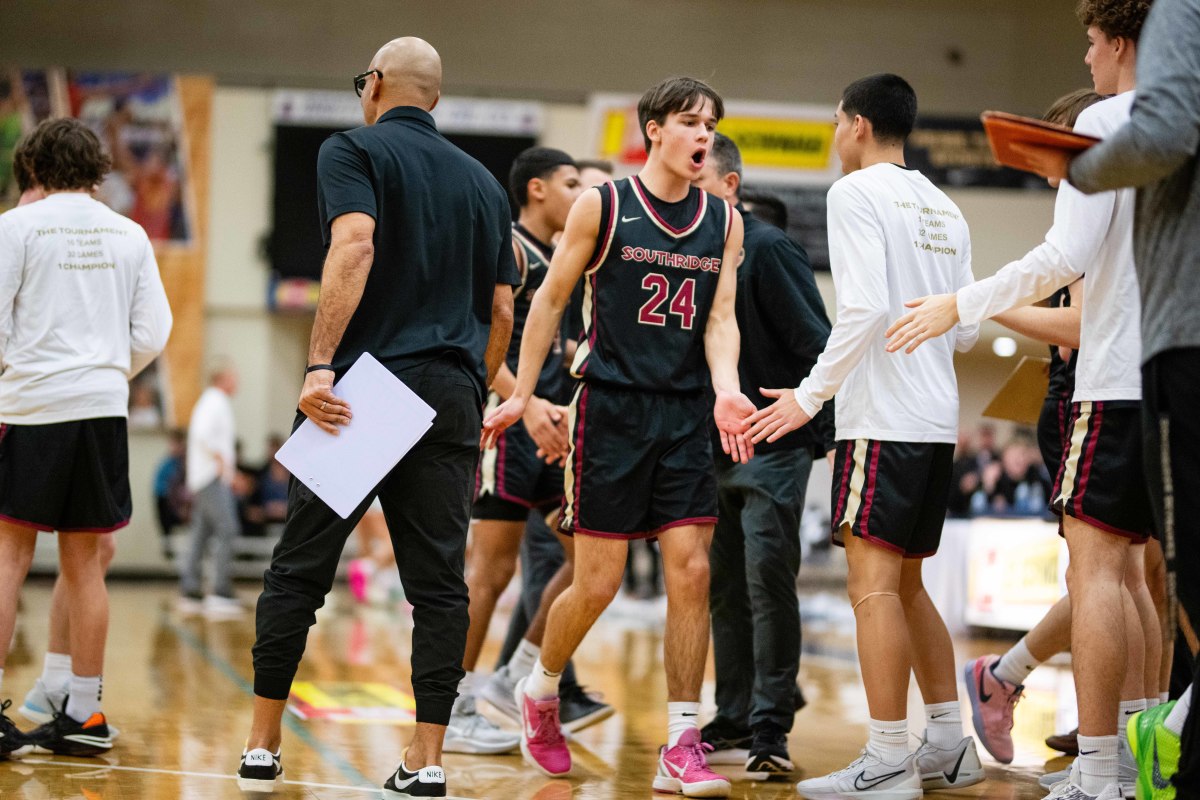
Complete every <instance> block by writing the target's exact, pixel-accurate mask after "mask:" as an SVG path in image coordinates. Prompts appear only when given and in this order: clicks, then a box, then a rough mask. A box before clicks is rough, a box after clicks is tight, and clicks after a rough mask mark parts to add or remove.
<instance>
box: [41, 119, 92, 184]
mask: <svg viewBox="0 0 1200 800" xmlns="http://www.w3.org/2000/svg"><path fill="white" fill-rule="evenodd" d="M26 148H27V153H28V155H27V156H26V158H27V162H26V163H27V165H28V167H29V169H30V171H31V172H32V173H33V175H34V176H35V178H36V180H37V182H38V183H39V184H40V185H41V187H42V188H43V189H45V190H47V191H77V190H80V189H82V190H84V191H89V190H91V189H92V188H93V187H95V186H96V185H97V184H99V183H100V182H101V181H102V180H104V176H105V175H107V174H108V171H109V170H110V169H112V159H110V158H109V157H108V154H107V153H105V152H104V148H103V147H102V146H101V145H100V140H99V139H98V138H97V137H96V134H94V133H92V131H91V129H90V128H88V127H87V126H86V125H84V124H83V123H82V122H80V121H79V120H77V119H70V118H65V119H48V120H46V121H45V122H43V123H41V124H40V125H38V126H37V127H36V128H34V129H33V133H31V134H29V139H28V140H27V142H26Z"/></svg>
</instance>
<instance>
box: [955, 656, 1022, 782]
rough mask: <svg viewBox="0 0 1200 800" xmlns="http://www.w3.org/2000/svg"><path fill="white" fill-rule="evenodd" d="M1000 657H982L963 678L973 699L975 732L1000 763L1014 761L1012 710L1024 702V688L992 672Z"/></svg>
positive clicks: (968, 664) (973, 663)
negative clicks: (1019, 701)
mask: <svg viewBox="0 0 1200 800" xmlns="http://www.w3.org/2000/svg"><path fill="white" fill-rule="evenodd" d="M999 660H1000V656H996V655H990V656H981V657H980V658H977V659H975V660H974V661H968V662H967V663H966V665H965V666H964V667H963V679H964V680H965V681H966V683H967V694H968V695H969V696H970V698H971V717H972V718H973V719H974V722H975V733H977V734H979V741H980V742H981V743H982V744H983V746H984V747H985V748H987V751H988V752H989V753H991V754H992V758H994V759H996V760H997V761H999V762H1000V763H1001V764H1010V763H1012V760H1013V741H1012V726H1013V709H1014V708H1016V706H1017V701H1018V700H1020V699H1021V692H1022V690H1024V688H1025V687H1024V686H1014V685H1013V684H1011V683H1009V682H1008V681H1002V680H1000V679H999V678H997V677H996V675H995V673H993V672H992V667H993V666H995V665H996V662H998V661H999Z"/></svg>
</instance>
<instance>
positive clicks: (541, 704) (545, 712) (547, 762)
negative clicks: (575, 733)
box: [513, 678, 571, 778]
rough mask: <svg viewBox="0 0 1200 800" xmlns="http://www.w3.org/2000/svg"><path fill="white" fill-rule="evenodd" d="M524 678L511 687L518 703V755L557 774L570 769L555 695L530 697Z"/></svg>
mask: <svg viewBox="0 0 1200 800" xmlns="http://www.w3.org/2000/svg"><path fill="white" fill-rule="evenodd" d="M526 680H527V679H526V678H521V680H520V681H518V682H517V686H516V688H515V689H513V698H514V699H515V700H516V701H517V702H518V703H520V704H521V755H523V756H524V757H525V761H526V762H527V763H528V764H529V765H530V766H533V767H537V768H538V769H539V770H541V771H542V772H543V773H545V774H546V775H549V776H550V777H551V778H561V777H562V776H563V775H566V774H567V773H569V772H570V771H571V751H570V750H569V749H567V741H566V739H564V738H563V733H562V725H561V723H559V721H558V698H557V697H551V698H550V699H549V700H534V699H533V698H532V697H529V696H528V695H526V694H525V683H526Z"/></svg>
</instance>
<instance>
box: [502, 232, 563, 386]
mask: <svg viewBox="0 0 1200 800" xmlns="http://www.w3.org/2000/svg"><path fill="white" fill-rule="evenodd" d="M513 243H514V244H516V245H517V248H518V249H519V250H520V251H521V255H520V257H519V258H518V266H519V265H520V262H524V264H525V269H524V271H523V274H522V276H521V284H520V285H519V286H516V287H514V289H513V332H512V339H511V340H510V341H509V344H508V354H507V355H506V356H505V359H504V360H505V362H506V363H507V364H508V368H509V369H510V370H512V371H513V374H514V375H515V374H516V373H517V360H518V358H519V356H520V355H521V339H522V335H523V334H524V333H525V322H526V321H527V320H528V319H529V307H530V306H531V305H532V304H533V295H534V293H535V292H537V290H538V287H539V286H541V285H542V282H543V281H544V280H546V271H547V270H548V269H549V268H550V256H551V255H552V254H553V252H554V248H552V247H550V246H549V245H546V244H543V243H542V242H540V241H538V240H537V239H535V238H534V236H533V234H531V233H530V232H529V231H527V230H525V229H524V228H522V227H521V225H520V224H518V223H513ZM571 390H572V381H571V376H570V375H569V374H567V370H566V366H565V365H564V364H563V349H562V336H561V335H560V334H556V335H555V337H554V342H553V343H552V344H551V345H550V352H549V354H547V356H546V361H545V363H544V364H542V373H541V375H539V376H538V382H537V387H536V388H535V389H534V390H533V391H534V394H536V395H537V396H538V397H540V398H542V399H544V400H549V401H550V402H551V403H556V404H558V405H563V404H565V403H568V402H570V400H571Z"/></svg>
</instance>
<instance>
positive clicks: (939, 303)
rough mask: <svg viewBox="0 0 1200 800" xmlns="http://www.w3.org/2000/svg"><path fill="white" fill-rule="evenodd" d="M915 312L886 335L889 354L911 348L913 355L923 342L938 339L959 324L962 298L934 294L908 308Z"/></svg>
mask: <svg viewBox="0 0 1200 800" xmlns="http://www.w3.org/2000/svg"><path fill="white" fill-rule="evenodd" d="M904 307H905V308H911V309H912V311H910V312H908V313H907V314H905V315H904V316H903V317H901V318H900V319H898V320H896V321H895V322H893V323H892V325H891V327H890V328H888V329H887V330H886V331H885V332H884V334H883V335H884V336H886V337H887V340H888V342H887V348H886V349H887V351H888V352H889V353H895V352H897V351H899V350H900V349H901V348H904V347H905V346H906V345H907V349H906V350H904V352H905V353H911V352H912V351H914V350H916V349H917V348H918V347H920V346H921V343H922V342H925V341H928V340H929V339H936V338H937V337H939V336H941V335H942V334H944V333H945V332H946V331H948V330H950V329H951V328H953V327H954V326H955V325H957V324H958V295H955V294H931V295H929V296H928V297H918V298H917V299H916V300H909V301H908V302H907V303H905V304H904Z"/></svg>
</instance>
